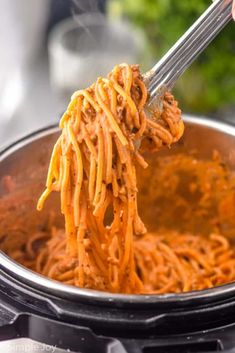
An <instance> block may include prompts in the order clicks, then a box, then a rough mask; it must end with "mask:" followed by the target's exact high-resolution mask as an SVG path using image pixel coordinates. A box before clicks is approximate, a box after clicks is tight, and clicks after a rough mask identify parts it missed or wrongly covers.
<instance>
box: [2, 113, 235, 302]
mask: <svg viewBox="0 0 235 353" xmlns="http://www.w3.org/2000/svg"><path fill="white" fill-rule="evenodd" d="M184 121H185V124H186V129H185V134H184V136H183V138H182V139H181V140H180V142H179V143H177V144H176V145H175V146H174V147H172V148H171V149H170V150H169V149H164V151H162V152H161V153H163V154H172V153H178V152H186V151H191V150H196V151H197V156H199V157H200V158H210V157H211V153H212V151H213V150H214V149H216V150H217V151H218V152H219V153H220V154H221V156H222V158H223V161H224V162H225V163H226V164H227V165H228V166H229V167H230V168H231V169H234V168H235V128H234V127H232V126H230V125H228V124H224V123H220V122H215V121H213V120H209V119H206V118H198V117H194V116H184ZM58 133H59V132H58V128H57V127H48V128H46V129H44V130H40V131H37V132H35V133H33V134H31V135H29V136H27V137H25V138H23V139H21V140H19V141H17V142H16V143H14V144H12V145H11V146H9V147H8V148H6V149H4V150H3V151H2V152H1V155H0V180H1V179H2V177H4V176H5V175H13V176H14V177H15V180H17V185H18V184H19V188H17V187H16V191H14V192H18V193H19V194H20V195H21V200H22V201H21V203H20V204H18V205H14V206H13V207H14V212H16V214H17V215H18V216H19V217H21V216H22V214H23V213H25V212H26V213H27V219H26V222H30V220H31V219H32V220H33V221H32V222H35V219H36V222H37V223H40V222H41V219H42V218H43V216H44V215H45V213H42V214H38V213H37V212H36V210H35V204H36V200H37V197H38V196H39V194H40V192H41V191H42V189H43V186H44V183H45V175H46V171H47V165H48V161H49V157H50V152H51V148H52V146H53V144H54V142H55V140H56V138H57V136H58ZM26 189H27V192H29V195H30V199H29V198H27V196H26V195H25V192H24V190H26ZM3 196H4V189H3V188H2V187H0V198H1V197H3ZM52 203H53V200H52ZM8 206H9V205H8ZM48 207H50V205H48V204H47V207H46V210H45V212H47V209H48ZM9 209H11V206H10V208H9ZM2 222H4V220H2ZM23 223H24V222H23ZM22 226H24V224H22ZM0 271H1V272H3V273H7V274H8V275H10V276H12V277H13V278H15V279H17V280H18V281H20V282H21V283H24V284H27V285H28V286H30V287H32V288H36V289H38V290H41V291H44V292H45V293H50V294H53V295H56V296H58V297H61V298H67V299H71V300H75V301H76V300H78V301H83V300H84V301H86V302H92V303H93V304H94V303H95V302H97V303H98V302H100V303H104V304H105V305H117V306H119V305H121V306H123V305H126V304H128V305H141V304H147V305H153V304H154V305H156V304H161V303H164V304H171V305H174V303H175V304H179V303H180V305H187V303H190V305H191V304H193V303H195V304H196V303H197V302H198V301H201V300H205V302H207V301H211V300H213V298H216V300H219V299H220V297H221V298H222V297H223V298H224V297H230V296H233V295H235V283H231V284H227V285H224V286H220V287H216V288H212V289H208V290H203V291H195V292H189V293H183V294H165V295H125V294H111V293H105V292H99V291H95V290H87V289H80V288H76V287H73V286H69V285H64V284H62V283H59V282H56V281H53V280H50V279H48V278H46V277H44V276H41V275H39V274H37V273H34V272H32V271H30V270H28V269H26V268H25V267H23V266H21V265H19V264H18V263H16V262H15V261H13V260H12V259H10V258H9V257H8V256H7V255H6V254H4V253H2V252H1V253H0Z"/></svg>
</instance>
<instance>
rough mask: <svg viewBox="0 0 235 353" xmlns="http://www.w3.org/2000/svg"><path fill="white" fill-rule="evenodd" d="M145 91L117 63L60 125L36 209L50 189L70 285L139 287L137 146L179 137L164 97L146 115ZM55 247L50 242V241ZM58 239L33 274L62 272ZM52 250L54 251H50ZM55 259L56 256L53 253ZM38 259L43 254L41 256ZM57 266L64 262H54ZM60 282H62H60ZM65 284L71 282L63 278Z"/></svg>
mask: <svg viewBox="0 0 235 353" xmlns="http://www.w3.org/2000/svg"><path fill="white" fill-rule="evenodd" d="M147 96H148V94H147V89H146V87H145V84H144V83H143V80H142V78H141V76H140V72H139V69H138V67H137V66H129V65H127V64H122V65H118V66H116V67H115V68H114V69H113V71H112V72H111V73H110V74H109V75H108V78H98V80H97V81H96V82H95V83H94V84H93V85H92V86H90V87H89V88H88V89H86V90H81V91H77V92H75V93H74V95H73V96H72V99H71V102H70V104H69V106H68V108H67V111H66V112H65V114H64V115H63V117H62V118H61V121H60V127H61V128H62V134H61V136H60V137H59V138H58V140H57V142H56V144H55V146H54V149H53V152H52V156H51V161H50V165H49V170H48V176H47V181H46V189H45V191H44V193H43V194H42V196H41V197H40V199H39V201H38V206H37V208H38V210H41V209H42V208H43V204H44V202H45V200H46V198H47V197H48V196H49V194H50V193H51V192H52V191H59V192H60V197H61V212H62V214H64V217H65V232H66V237H67V238H66V247H67V251H66V254H67V256H68V257H69V258H70V259H72V260H71V261H68V259H66V266H65V267H69V268H70V265H71V264H74V261H75V262H76V268H75V269H73V270H72V269H71V270H70V271H72V272H70V275H72V277H73V284H75V285H77V286H79V287H87V288H96V289H99V290H108V291H111V292H125V293H132V292H134V291H141V290H142V286H143V284H142V282H141V280H140V278H139V276H138V274H137V271H136V266H135V261H134V259H135V254H134V247H133V236H134V235H141V234H144V233H145V232H146V228H145V226H144V224H143V222H142V221H141V219H140V217H139V214H138V209H137V181H136V164H137V163H138V164H140V165H141V166H142V167H143V168H146V167H147V163H146V162H145V160H144V158H143V156H142V155H141V153H140V152H139V149H138V148H137V146H138V144H139V141H141V142H142V146H143V148H147V149H152V150H156V149H159V148H160V147H161V146H162V145H167V146H170V145H171V144H172V143H173V142H175V141H177V140H178V139H179V138H180V137H181V136H182V134H183V122H182V120H181V111H180V109H179V108H178V106H177V102H176V101H175V100H174V98H173V96H172V95H171V94H170V93H166V94H165V97H164V102H163V109H162V111H161V112H155V114H153V116H152V117H151V119H148V118H147V116H146V113H145V110H144V108H145V104H146V101H147ZM55 242H56V243H57V238H55ZM62 245H63V242H59V244H57V245H55V246H56V249H57V250H56V253H55V257H54V256H52V257H50V260H48V261H47V265H46V266H45V267H44V268H43V266H42V265H41V263H40V261H39V267H38V271H39V272H42V273H44V274H47V275H49V276H54V273H55V272H56V271H57V272H59V273H61V276H62V277H60V276H59V278H58V279H59V280H62V278H63V279H64V277H63V276H64V273H63V271H62V270H59V267H58V266H59V265H58V264H57V262H56V259H57V258H60V256H59V255H58V254H59V250H60V249H61V247H62ZM57 251H58V254H57ZM56 254H57V255H56ZM41 257H42V260H43V255H41ZM60 259H61V261H62V262H63V264H62V267H63V268H64V257H62V258H60ZM66 278H67V277H66ZM68 280H69V281H71V279H68Z"/></svg>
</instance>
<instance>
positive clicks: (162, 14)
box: [114, 0, 235, 114]
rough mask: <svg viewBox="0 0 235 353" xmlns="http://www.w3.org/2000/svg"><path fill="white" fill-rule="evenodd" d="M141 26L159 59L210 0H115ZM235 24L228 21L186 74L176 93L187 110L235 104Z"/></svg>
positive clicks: (126, 14)
mask: <svg viewBox="0 0 235 353" xmlns="http://www.w3.org/2000/svg"><path fill="white" fill-rule="evenodd" d="M114 4H115V8H116V9H118V8H119V12H121V14H122V15H123V16H125V17H128V19H130V20H131V21H132V22H133V23H134V24H135V25H137V26H138V27H140V28H141V29H142V30H143V31H144V32H145V34H146V37H147V38H148V48H149V51H150V52H149V54H150V55H151V57H152V59H153V60H154V61H157V60H158V59H159V58H160V57H161V56H162V55H163V54H164V53H165V52H166V51H167V50H168V49H169V48H170V46H171V45H172V44H173V43H174V42H175V41H176V40H177V39H178V38H179V37H180V35H181V34H183V33H184V32H185V30H186V29H187V28H188V27H189V26H190V25H191V24H192V23H193V22H194V21H195V20H196V19H197V17H198V16H199V15H200V14H201V13H202V12H203V11H204V10H205V8H206V7H208V6H209V4H210V0H196V1H192V0H115V1H114ZM234 38H235V24H234V23H231V24H229V25H228V26H227V27H226V28H225V29H224V30H223V31H222V33H221V34H220V35H219V36H218V37H217V38H216V39H215V40H214V42H213V43H212V44H210V46H209V47H208V48H207V49H206V51H205V52H204V53H202V54H201V55H200V57H199V58H198V59H197V61H196V62H195V63H194V64H193V65H192V66H191V67H190V69H188V70H187V72H185V73H184V75H183V76H182V78H181V79H180V80H179V81H178V83H177V85H176V87H175V90H174V92H175V95H176V96H177V98H178V99H179V100H180V101H181V106H182V108H183V109H184V110H185V111H188V112H198V113H204V114H205V113H213V112H215V111H218V110H221V109H223V108H226V107H228V106H231V105H233V104H235V40H234Z"/></svg>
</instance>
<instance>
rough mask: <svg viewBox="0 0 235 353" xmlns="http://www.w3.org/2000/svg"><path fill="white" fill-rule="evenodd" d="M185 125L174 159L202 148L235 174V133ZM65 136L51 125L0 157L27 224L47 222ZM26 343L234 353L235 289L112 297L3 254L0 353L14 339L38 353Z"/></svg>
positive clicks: (196, 122) (114, 351) (124, 352)
mask: <svg viewBox="0 0 235 353" xmlns="http://www.w3.org/2000/svg"><path fill="white" fill-rule="evenodd" d="M184 121H185V124H186V130H185V135H184V137H183V138H182V139H181V140H180V141H179V142H178V143H177V144H176V146H174V147H172V150H170V152H169V151H168V152H167V153H175V152H179V151H180V152H184V151H188V150H197V151H198V156H199V157H201V158H207V157H209V156H211V151H212V150H213V149H216V150H217V151H218V152H219V153H220V154H221V156H222V159H223V161H224V162H225V163H226V164H227V165H229V166H230V167H231V168H232V169H234V168H235V128H234V127H232V126H230V125H228V124H223V123H220V122H215V121H212V120H209V119H205V118H197V117H184ZM58 134H59V132H58V128H56V127H48V128H46V129H44V130H40V131H37V132H35V133H33V134H31V135H29V136H27V137H25V138H23V139H21V140H19V141H17V142H16V143H14V144H12V145H11V146H9V147H8V148H6V149H4V150H3V151H2V153H1V156H0V179H1V178H3V177H4V176H5V175H13V176H14V178H15V180H17V181H18V182H19V185H20V187H19V190H18V191H17V192H18V193H20V192H21V194H20V200H21V202H18V204H17V205H16V204H14V205H9V203H8V204H7V203H6V207H9V210H10V211H11V212H15V214H16V215H18V216H19V217H22V215H23V214H24V215H25V217H26V218H25V219H23V218H22V219H23V223H24V224H23V225H25V226H27V222H30V219H31V218H32V217H33V215H34V219H37V222H41V217H43V214H38V215H37V216H36V218H35V214H36V213H35V212H36V211H35V203H36V199H37V197H38V195H39V193H40V191H42V189H43V184H44V180H45V173H46V169H47V164H48V160H49V155H50V151H51V147H52V146H53V144H54V142H55V140H56V138H57V136H58ZM26 189H27V191H28V193H29V194H30V198H29V199H27V196H26V193H25V190H26ZM0 195H1V197H4V190H3V188H1V187H0ZM47 207H49V206H47ZM47 207H45V208H47ZM45 212H46V211H45ZM1 222H6V219H1ZM6 236H7V231H6ZM16 236H19V235H17V234H16ZM22 338H23V339H25V341H24V342H27V344H29V342H31V343H30V344H32V342H41V343H42V345H41V346H40V347H41V349H40V350H38V351H50V352H53V351H55V347H57V349H61V351H65V352H66V351H67V352H80V353H155V352H156V353H186V352H187V353H191V352H198V353H199V352H200V353H202V352H217V351H222V352H235V283H230V284H227V285H223V286H220V287H216V288H212V289H207V290H203V291H195V292H189V293H183V294H165V295H124V294H110V293H105V292H99V291H95V290H88V289H80V288H76V287H73V286H69V285H64V284H62V283H59V282H56V281H53V280H50V279H48V278H46V277H43V276H41V275H38V274H37V273H34V272H32V271H30V270H28V269H26V268H25V267H23V266H21V265H19V264H18V263H16V262H15V261H13V260H12V259H10V258H9V257H8V256H7V255H6V254H4V253H0V340H1V342H0V352H2V353H7V351H6V350H5V349H2V348H1V345H3V344H4V342H6V341H7V340H10V341H11V340H12V342H14V344H15V347H18V349H17V350H12V352H14V351H17V352H25V351H28V352H33V351H35V350H34V349H33V347H34V346H33V345H31V347H32V349H31V350H30V349H28V350H26V349H25V347H26V345H25V346H24V345H18V346H17V342H22V340H21V339H22ZM20 346H21V348H22V347H23V348H22V350H20V348H19V347H20ZM43 347H44V348H43ZM50 347H52V348H50ZM53 347H54V348H53ZM43 349H44V350H43ZM49 349H51V350H49ZM52 349H54V350H52Z"/></svg>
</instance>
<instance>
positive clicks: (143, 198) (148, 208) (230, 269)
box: [0, 153, 235, 294]
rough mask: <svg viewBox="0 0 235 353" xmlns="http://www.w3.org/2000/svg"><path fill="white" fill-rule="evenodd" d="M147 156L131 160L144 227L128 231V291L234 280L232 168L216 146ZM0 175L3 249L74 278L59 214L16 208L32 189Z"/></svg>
mask: <svg viewBox="0 0 235 353" xmlns="http://www.w3.org/2000/svg"><path fill="white" fill-rule="evenodd" d="M147 158H148V159H147V161H148V162H149V168H148V169H147V170H146V169H145V170H142V168H137V179H138V184H139V185H138V186H139V193H138V201H139V204H140V205H141V216H142V219H143V221H144V223H145V224H147V225H148V229H149V230H148V233H146V234H143V235H135V234H134V235H133V242H134V262H135V269H136V273H137V275H138V278H139V279H140V281H141V286H139V287H137V286H136V288H134V290H133V292H132V293H141V294H149V293H155V294H164V293H180V292H187V291H191V290H200V289H206V288H210V287H213V286H218V285H222V284H225V283H228V282H232V281H234V280H235V270H234V269H235V246H234V231H235V222H234V215H235V202H234V200H235V192H234V190H235V189H234V186H235V175H234V173H232V172H231V171H230V170H229V169H228V168H226V166H225V165H224V164H223V162H222V161H221V159H220V158H218V155H217V154H214V155H213V158H212V159H207V160H201V159H198V158H196V157H195V156H194V154H192V155H190V154H189V155H186V154H173V153H170V155H168V156H159V155H158V156H156V155H153V159H154V163H153V161H152V160H151V159H152V156H151V155H150V156H148V157H147ZM3 183H4V186H5V188H6V189H7V190H9V193H8V194H6V196H5V198H3V199H1V200H0V247H1V250H3V251H4V252H5V253H7V254H8V255H9V256H10V257H12V258H13V259H15V260H16V261H18V262H19V263H21V264H23V265H24V266H26V267H28V268H30V269H32V270H34V271H37V272H39V273H41V274H43V275H45V276H49V277H50V278H52V279H55V280H58V281H61V282H63V283H66V284H71V285H76V271H77V266H78V258H77V257H76V256H75V257H71V256H70V255H69V254H68V253H67V251H66V241H67V239H66V234H65V231H64V229H63V227H62V224H60V219H56V217H57V216H56V214H53V213H52V211H50V212H48V213H44V216H45V219H43V218H42V219H39V217H38V215H37V214H36V213H34V212H33V211H32V213H30V211H29V210H28V212H25V207H24V206H22V207H23V208H22V211H21V212H20V207H21V205H26V204H27V203H28V202H29V201H28V200H30V198H31V197H32V192H31V193H30V189H29V187H28V185H27V189H26V190H24V189H22V190H21V191H20V192H16V190H15V191H14V190H12V189H15V186H14V185H15V184H16V185H17V183H16V182H15V179H14V180H12V178H9V177H7V178H4V180H3ZM159 185H160V187H159ZM146 186H147V187H146ZM13 191H14V192H13ZM11 195H12V196H11ZM32 203H33V200H32V201H31V203H30V205H31V204H32ZM29 207H30V206H29ZM40 216H42V213H41V214H40ZM12 219H14V222H12ZM96 285H97V287H98V286H99V283H96ZM94 288H96V287H94Z"/></svg>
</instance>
